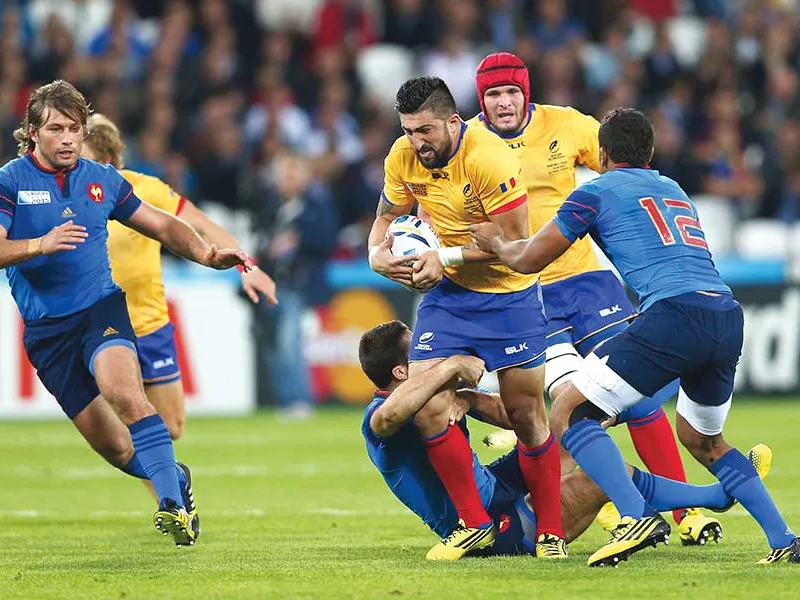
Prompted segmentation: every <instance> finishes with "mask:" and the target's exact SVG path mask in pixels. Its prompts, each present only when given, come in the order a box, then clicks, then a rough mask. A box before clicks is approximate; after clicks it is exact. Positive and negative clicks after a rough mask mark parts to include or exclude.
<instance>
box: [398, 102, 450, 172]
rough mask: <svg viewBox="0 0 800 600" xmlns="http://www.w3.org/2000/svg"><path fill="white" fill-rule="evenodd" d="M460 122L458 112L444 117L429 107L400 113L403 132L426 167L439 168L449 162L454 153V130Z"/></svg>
mask: <svg viewBox="0 0 800 600" xmlns="http://www.w3.org/2000/svg"><path fill="white" fill-rule="evenodd" d="M459 124H460V119H459V117H458V115H456V114H454V115H452V116H451V117H449V118H447V119H443V118H442V117H441V116H437V115H436V114H434V112H433V111H432V110H427V109H426V110H422V111H420V112H418V113H413V114H410V115H404V114H401V115H400V125H401V126H402V128H403V132H404V133H405V134H406V137H407V138H408V140H409V141H410V142H411V145H412V146H413V147H414V152H416V153H417V158H419V161H420V162H421V163H422V164H423V166H424V167H425V168H426V169H439V168H441V167H444V166H445V165H446V164H447V161H448V160H449V158H450V155H451V154H452V153H453V130H454V128H457V127H458V126H459Z"/></svg>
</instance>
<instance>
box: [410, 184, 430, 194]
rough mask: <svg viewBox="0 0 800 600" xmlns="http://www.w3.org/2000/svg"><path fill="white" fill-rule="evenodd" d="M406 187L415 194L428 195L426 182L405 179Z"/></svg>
mask: <svg viewBox="0 0 800 600" xmlns="http://www.w3.org/2000/svg"><path fill="white" fill-rule="evenodd" d="M406 187H407V188H408V191H409V192H411V193H412V194H414V195H415V196H427V195H428V184H427V183H412V182H410V181H406Z"/></svg>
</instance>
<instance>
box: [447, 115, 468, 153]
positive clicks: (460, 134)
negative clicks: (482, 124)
mask: <svg viewBox="0 0 800 600" xmlns="http://www.w3.org/2000/svg"><path fill="white" fill-rule="evenodd" d="M466 130H467V123H466V121H461V130H460V131H459V132H458V143H457V144H456V147H455V148H453V151H452V152H451V153H450V156H448V157H447V162H448V163H449V162H450V161H451V160H453V157H454V156H455V155H456V152H458V149H459V148H461V140H463V139H464V132H465V131H466Z"/></svg>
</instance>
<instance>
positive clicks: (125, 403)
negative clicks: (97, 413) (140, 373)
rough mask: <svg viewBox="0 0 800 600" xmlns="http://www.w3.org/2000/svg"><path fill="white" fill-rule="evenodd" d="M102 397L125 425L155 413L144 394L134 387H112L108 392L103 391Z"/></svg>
mask: <svg viewBox="0 0 800 600" xmlns="http://www.w3.org/2000/svg"><path fill="white" fill-rule="evenodd" d="M103 396H104V397H105V398H106V400H108V402H109V404H111V406H112V407H114V411H115V412H116V413H117V415H119V418H120V419H122V421H123V423H125V424H126V425H130V424H131V423H135V422H136V421H138V420H140V419H143V418H145V417H147V416H149V415H151V414H153V413H154V412H156V411H155V409H154V408H153V406H152V405H151V404H150V402H149V401H148V400H147V396H145V394H144V392H143V391H142V390H141V389H137V388H136V387H134V386H128V385H118V386H112V387H111V389H110V390H106V391H104V393H103Z"/></svg>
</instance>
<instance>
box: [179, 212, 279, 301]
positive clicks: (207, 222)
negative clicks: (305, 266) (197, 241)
mask: <svg viewBox="0 0 800 600" xmlns="http://www.w3.org/2000/svg"><path fill="white" fill-rule="evenodd" d="M178 214H179V215H180V218H181V219H183V220H184V221H186V222H187V223H188V224H189V225H191V226H192V228H194V230H195V231H196V232H197V233H199V234H200V237H202V238H203V239H205V240H206V241H207V242H208V243H209V244H213V245H215V246H217V247H218V248H233V249H237V250H239V249H241V245H240V244H239V241H238V240H237V239H236V237H235V236H234V235H233V234H232V233H231V232H230V231H228V230H227V229H225V228H224V227H223V226H222V225H218V224H217V223H215V222H214V221H212V220H211V219H209V218H208V215H207V214H206V213H204V212H203V211H202V210H200V209H199V208H197V206H195V205H194V204H193V203H192V202H191V201H189V200H188V199H187V198H183V199H182V201H181V205H180V210H179V212H178ZM240 271H241V274H242V288H243V289H244V291H245V293H246V294H247V296H248V297H249V298H250V300H252V301H253V302H254V303H255V304H258V301H259V294H263V295H264V297H265V298H266V299H267V301H268V302H269V303H270V304H277V302H278V299H277V297H276V296H275V282H274V281H273V280H272V278H271V277H270V276H269V275H267V274H266V273H264V272H263V271H262V270H261V269H259V268H258V266H256V265H255V264H253V263H252V261H250V265H249V269H247V270H245V269H244V268H243V267H242V268H240Z"/></svg>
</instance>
